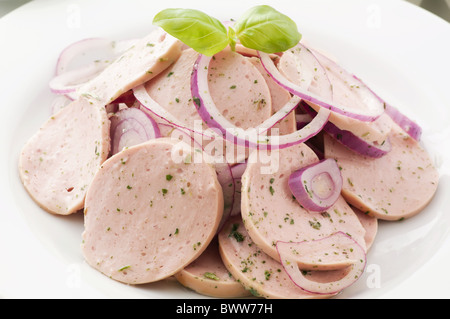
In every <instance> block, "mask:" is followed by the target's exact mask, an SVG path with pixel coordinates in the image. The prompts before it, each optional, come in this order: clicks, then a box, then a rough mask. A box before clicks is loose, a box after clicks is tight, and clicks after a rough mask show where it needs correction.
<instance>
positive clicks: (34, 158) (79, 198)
mask: <svg viewBox="0 0 450 319" xmlns="http://www.w3.org/2000/svg"><path fill="white" fill-rule="evenodd" d="M109 126H110V121H109V119H108V117H107V114H106V110H105V106H104V105H103V104H99V103H97V104H92V103H91V102H89V101H88V100H86V99H84V98H81V99H79V100H77V101H74V102H72V103H71V104H69V105H68V106H67V107H65V108H63V109H62V110H60V111H59V112H57V113H56V114H54V115H53V116H52V117H51V118H50V119H49V120H48V121H47V122H46V123H45V124H44V125H43V126H42V127H41V128H40V129H39V131H38V132H36V133H35V134H34V135H33V136H32V137H31V139H30V140H29V141H28V142H27V143H26V144H25V146H24V147H23V149H22V152H21V154H20V158H19V173H20V177H21V180H22V183H23V185H24V187H25V189H26V190H27V191H28V193H29V194H30V196H31V197H32V198H33V199H34V200H35V202H36V203H37V204H38V205H39V206H41V207H42V208H43V209H45V210H46V211H48V212H50V213H54V214H59V215H69V214H72V213H75V212H77V211H78V210H80V209H82V208H83V205H84V198H85V195H86V191H87V188H88V186H89V184H90V182H91V180H92V179H93V177H94V175H95V174H96V172H97V171H98V169H99V168H100V165H101V164H102V163H103V162H104V161H105V160H106V158H107V157H108V154H109V149H110V137H109Z"/></svg>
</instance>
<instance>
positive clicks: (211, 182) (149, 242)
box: [82, 138, 223, 284]
mask: <svg viewBox="0 0 450 319" xmlns="http://www.w3.org/2000/svg"><path fill="white" fill-rule="evenodd" d="M176 145H178V144H177V143H175V142H174V141H172V140H170V139H166V138H160V139H155V140H151V141H149V142H146V143H143V144H139V145H136V146H133V147H130V148H128V149H125V150H123V151H122V152H119V153H117V154H115V155H113V156H112V157H110V158H109V159H108V160H107V161H105V163H104V164H103V165H102V168H101V169H100V170H99V171H98V173H97V174H96V175H95V177H94V180H93V181H92V183H91V185H90V186H89V189H88V193H87V195H86V204H85V210H84V214H85V229H84V232H83V236H82V237H83V245H82V251H83V255H84V257H85V259H86V261H87V263H88V264H89V265H91V266H92V267H93V268H95V269H97V270H99V271H100V272H101V273H103V274H105V275H106V276H108V277H110V278H113V279H115V280H117V281H120V282H124V283H129V284H142V283H148V282H154V281H157V280H162V279H165V278H167V277H170V276H172V275H174V274H175V273H177V272H179V271H180V270H182V269H183V268H184V267H186V266H187V265H188V264H190V263H191V262H192V261H193V260H195V259H196V258H197V257H199V256H200V254H201V253H202V252H203V251H204V250H205V249H206V247H207V246H208V244H209V243H210V242H211V240H212V239H213V237H214V235H215V233H216V231H217V228H218V225H219V222H220V219H221V217H222V212H223V196H222V189H221V187H220V184H219V182H218V180H217V176H216V172H215V170H214V169H213V168H212V166H211V165H210V164H208V163H206V162H200V163H189V161H178V160H174V158H177V157H174V154H173V153H174V152H176V151H178V150H177V149H176V147H175V146H176ZM183 156H185V157H186V158H191V156H192V155H191V154H189V153H188V152H187V153H186V154H185V155H183Z"/></svg>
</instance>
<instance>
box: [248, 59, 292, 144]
mask: <svg viewBox="0 0 450 319" xmlns="http://www.w3.org/2000/svg"><path fill="white" fill-rule="evenodd" d="M249 60H250V61H251V62H252V63H253V65H254V66H256V68H257V69H258V70H259V72H261V74H262V75H263V76H264V79H265V81H266V83H267V86H268V87H269V90H270V95H271V99H272V114H275V113H276V112H277V111H278V110H280V109H281V108H282V107H283V106H284V105H286V103H288V102H289V100H290V99H291V94H290V93H289V92H288V91H286V90H285V89H284V88H282V87H281V86H279V85H278V83H276V82H275V81H274V80H273V79H272V77H271V76H270V75H269V74H268V73H267V72H266V70H265V69H264V67H263V65H262V63H261V61H260V60H259V59H258V58H256V57H252V58H249ZM296 130H297V124H296V121H295V111H292V112H290V113H289V114H286V117H285V118H284V119H282V120H281V121H280V122H278V123H277V124H276V125H275V126H274V127H273V129H272V130H271V132H272V134H273V135H284V134H289V133H292V132H295V131H296Z"/></svg>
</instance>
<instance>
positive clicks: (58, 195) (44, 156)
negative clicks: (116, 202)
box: [19, 29, 181, 215]
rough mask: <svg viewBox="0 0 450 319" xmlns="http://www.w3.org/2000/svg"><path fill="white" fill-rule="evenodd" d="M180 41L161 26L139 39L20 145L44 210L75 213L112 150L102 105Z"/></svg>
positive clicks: (25, 175) (160, 63) (171, 56)
mask: <svg viewBox="0 0 450 319" xmlns="http://www.w3.org/2000/svg"><path fill="white" fill-rule="evenodd" d="M180 53H181V42H180V41H179V40H177V39H175V38H173V37H171V36H169V35H167V34H166V33H165V32H164V31H162V30H161V29H157V30H155V31H153V32H152V33H150V34H149V35H148V36H146V37H144V38H142V39H141V40H139V41H138V42H137V43H136V44H135V45H134V46H133V47H132V48H131V49H129V50H128V51H127V52H125V53H124V54H123V55H122V56H121V57H119V58H118V59H117V60H116V61H114V62H113V63H112V64H111V65H110V66H109V67H108V68H106V69H105V70H104V71H103V72H102V73H101V74H100V75H99V76H97V77H95V78H94V79H92V80H91V81H90V82H88V83H87V84H85V85H84V86H82V87H81V88H80V92H79V93H80V98H79V99H78V100H76V101H74V102H72V103H70V104H69V105H67V106H66V107H64V108H63V109H62V110H61V111H59V112H58V113H56V114H54V115H53V116H52V117H51V118H50V119H49V120H48V121H47V122H46V123H45V124H44V125H43V126H42V127H41V128H40V129H39V131H38V132H37V133H36V134H35V135H34V136H33V137H32V138H31V139H30V140H29V141H28V142H27V144H26V145H25V146H24V148H23V150H22V153H21V154H20V159H19V171H20V176H21V179H22V182H23V184H24V187H25V189H26V190H27V191H28V192H29V193H30V195H31V197H32V198H33V199H34V200H35V201H36V202H37V204H38V205H40V206H41V207H42V208H44V209H45V210H47V211H49V212H51V213H55V214H61V215H68V214H71V213H74V212H76V211H78V210H80V209H81V208H83V205H84V198H85V195H86V190H87V187H88V186H89V184H90V182H91V180H92V178H93V176H94V174H95V173H96V172H97V171H98V169H99V167H100V165H101V164H102V163H103V162H104V161H105V160H106V158H107V155H108V153H109V151H110V135H109V128H110V121H109V119H108V116H107V113H106V109H105V106H106V105H108V104H109V103H110V102H111V101H113V100H115V99H116V98H118V97H119V96H120V95H121V94H122V93H124V92H127V91H128V90H129V89H131V88H132V87H133V86H135V85H137V84H141V83H143V82H145V81H147V80H149V79H150V78H152V77H154V76H156V75H157V73H158V72H161V71H162V70H163V69H164V68H167V67H168V66H169V65H170V64H171V63H173V61H174V60H176V59H177V58H178V56H179V54H180Z"/></svg>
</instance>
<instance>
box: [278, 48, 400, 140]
mask: <svg viewBox="0 0 450 319" xmlns="http://www.w3.org/2000/svg"><path fill="white" fill-rule="evenodd" d="M316 53H317V55H316V57H319V56H320V57H323V59H327V60H328V58H326V57H325V56H323V55H319V53H318V52H316ZM318 61H319V62H322V60H318ZM322 66H323V67H324V68H325V70H326V74H327V77H328V80H330V82H329V83H330V85H332V88H333V101H335V102H336V103H341V104H342V105H345V104H346V103H348V100H350V101H351V100H352V98H355V97H354V95H356V96H357V95H358V94H339V93H341V92H357V90H358V81H356V80H355V83H348V82H347V81H342V80H341V79H340V75H339V74H338V73H336V72H335V71H336V70H335V69H331V68H330V67H328V66H327V65H322ZM278 68H279V70H280V72H281V73H282V74H284V75H285V76H286V77H287V78H288V79H290V80H291V81H292V82H293V83H296V84H298V85H300V84H301V83H302V82H303V81H305V78H304V77H303V74H302V73H301V70H297V67H296V62H295V55H294V54H293V53H292V52H290V51H286V52H284V53H283V55H282V56H281V58H280V62H279V63H278ZM353 103H355V102H353ZM308 104H309V105H310V106H311V107H312V108H313V109H315V110H316V111H318V110H319V109H320V107H319V106H317V105H315V104H313V103H308ZM329 121H330V122H331V123H333V124H334V125H336V126H337V127H338V128H339V129H341V130H346V131H350V132H352V133H353V134H354V135H356V136H357V137H359V138H361V139H363V140H365V141H367V142H369V143H373V144H375V145H382V143H383V142H384V141H385V140H386V137H387V135H388V134H389V131H390V129H391V127H390V125H389V124H390V123H387V122H386V121H382V120H380V119H376V120H375V121H373V122H362V121H359V120H356V119H353V118H350V117H348V116H344V115H341V114H338V113H336V112H331V115H330V119H329Z"/></svg>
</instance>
